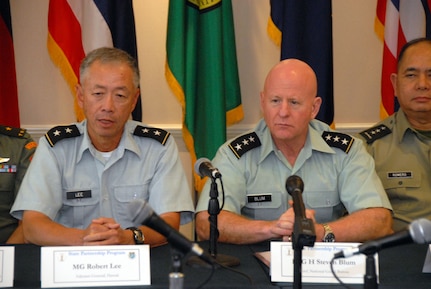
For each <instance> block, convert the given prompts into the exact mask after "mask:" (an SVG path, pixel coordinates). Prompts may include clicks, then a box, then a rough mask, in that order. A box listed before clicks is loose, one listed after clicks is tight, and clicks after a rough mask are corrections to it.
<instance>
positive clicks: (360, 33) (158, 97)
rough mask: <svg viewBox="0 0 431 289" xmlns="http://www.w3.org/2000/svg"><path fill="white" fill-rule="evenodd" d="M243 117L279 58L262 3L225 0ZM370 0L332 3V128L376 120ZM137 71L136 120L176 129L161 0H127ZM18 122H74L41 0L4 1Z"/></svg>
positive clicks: (254, 110) (248, 116) (253, 114)
mask: <svg viewBox="0 0 431 289" xmlns="http://www.w3.org/2000/svg"><path fill="white" fill-rule="evenodd" d="M232 3H233V10H234V19H235V29H236V43H237V52H238V64H239V73H240V81H241V91H242V100H243V105H244V109H245V118H244V120H243V121H242V122H241V123H240V124H239V125H236V127H239V128H240V129H242V128H245V127H250V126H252V125H253V124H254V123H255V122H257V120H258V119H259V117H260V112H259V107H258V102H257V98H258V95H259V91H260V89H261V87H262V84H263V79H264V77H265V75H266V73H267V71H268V70H269V68H270V67H271V66H272V65H274V64H275V63H276V62H277V61H278V59H279V48H278V47H276V46H275V45H274V44H273V43H272V42H271V40H270V39H269V37H268V36H267V33H266V25H267V20H268V15H269V0H268V1H266V0H232ZM375 6H376V0H368V1H356V0H333V31H334V91H335V96H334V97H335V122H336V125H337V127H340V128H346V127H347V128H350V127H355V126H363V125H367V124H372V123H374V122H376V121H378V118H379V114H378V109H379V95H380V91H379V90H380V67H381V54H382V44H381V43H380V41H379V40H378V39H377V37H376V35H375V34H374V30H373V24H374V15H375ZM134 9H135V14H136V26H137V40H138V50H139V62H140V63H139V65H140V69H141V72H142V79H141V86H142V95H143V98H142V106H143V121H144V122H145V123H148V124H154V125H159V124H160V125H162V126H163V127H166V128H171V129H174V130H176V129H178V128H180V126H181V108H180V105H179V103H178V102H177V100H176V98H175V97H174V95H173V94H172V92H171V91H170V90H169V88H168V86H167V84H166V81H165V78H164V62H165V37H166V35H165V33H166V22H167V9H168V0H158V1H150V0H140V1H135V2H134ZM11 10H12V24H13V34H14V43H15V58H16V68H17V78H18V80H17V81H18V93H19V106H20V114H21V124H22V126H23V127H27V128H40V129H42V130H43V129H44V128H49V127H50V126H52V125H56V124H64V123H70V122H72V121H74V114H73V109H72V98H73V96H72V94H71V92H70V91H69V89H68V87H67V85H66V83H65V82H64V80H63V78H62V76H61V75H60V73H59V71H58V69H57V68H56V67H55V66H54V65H53V64H52V62H51V61H50V58H49V56H48V53H47V49H46V35H47V12H48V0H33V1H28V0H13V1H11Z"/></svg>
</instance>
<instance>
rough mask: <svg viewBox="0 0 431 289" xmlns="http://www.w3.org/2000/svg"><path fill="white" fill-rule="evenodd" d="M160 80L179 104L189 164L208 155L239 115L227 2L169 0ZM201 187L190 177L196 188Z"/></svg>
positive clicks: (237, 89) (217, 146) (221, 142)
mask: <svg viewBox="0 0 431 289" xmlns="http://www.w3.org/2000/svg"><path fill="white" fill-rule="evenodd" d="M166 52H167V56H166V57H167V60H166V68H165V73H166V79H167V81H168V83H169V86H170V87H171V89H172V91H173V92H174V94H175V96H176V97H177V98H178V100H179V101H180V103H181V105H182V108H183V138H184V141H185V143H186V146H187V148H188V150H189V151H190V154H191V158H192V163H193V164H194V163H195V162H196V160H197V159H198V158H201V157H206V158H209V159H212V158H213V157H214V155H215V153H216V151H217V149H218V148H219V146H220V145H222V144H223V143H224V142H225V141H226V126H228V125H230V124H233V123H236V122H238V121H240V120H241V119H242V118H243V116H244V113H243V110H242V105H241V93H240V86H239V77H238V68H237V59H236V50H235V32H234V24H233V15H232V4H231V1H230V0H212V1H211V0H208V1H199V0H194V1H193V0H189V1H180V0H171V1H170V2H169V15H168V29H167V39H166ZM202 185H203V182H202V180H201V179H200V177H199V176H197V175H195V187H196V189H197V190H198V191H200V190H201V188H202Z"/></svg>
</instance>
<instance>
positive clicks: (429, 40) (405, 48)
mask: <svg viewBox="0 0 431 289" xmlns="http://www.w3.org/2000/svg"><path fill="white" fill-rule="evenodd" d="M422 42H427V43H429V44H431V39H430V38H426V37H421V38H416V39H413V40H410V41H409V42H407V43H406V44H404V46H403V47H402V48H401V50H400V53H399V54H398V61H397V69H398V68H399V66H400V62H401V60H402V59H403V56H404V54H405V52H406V50H407V49H408V48H409V47H410V46H413V45H416V44H418V43H422Z"/></svg>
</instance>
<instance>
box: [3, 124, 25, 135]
mask: <svg viewBox="0 0 431 289" xmlns="http://www.w3.org/2000/svg"><path fill="white" fill-rule="evenodd" d="M25 132H26V130H25V129H23V128H17V127H11V126H4V125H0V133H1V134H4V135H8V136H13V137H24V135H25Z"/></svg>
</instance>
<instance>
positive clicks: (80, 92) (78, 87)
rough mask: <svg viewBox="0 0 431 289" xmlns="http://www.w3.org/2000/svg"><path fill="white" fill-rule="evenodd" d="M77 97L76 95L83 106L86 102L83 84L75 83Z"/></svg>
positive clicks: (79, 103) (80, 105)
mask: <svg viewBox="0 0 431 289" xmlns="http://www.w3.org/2000/svg"><path fill="white" fill-rule="evenodd" d="M75 97H76V100H77V102H78V105H79V107H80V108H82V106H83V103H84V91H83V88H82V86H81V85H80V84H79V83H77V84H76V85H75Z"/></svg>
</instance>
